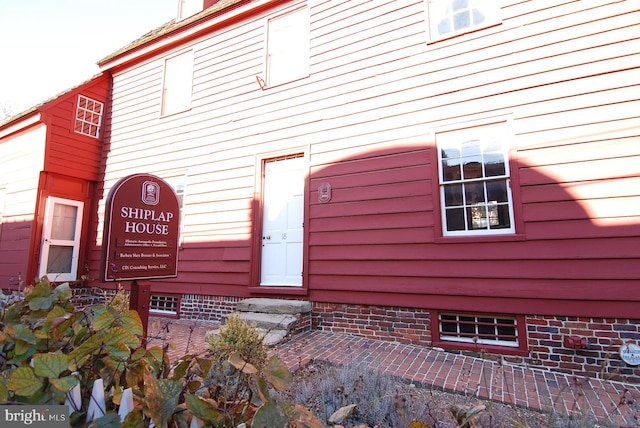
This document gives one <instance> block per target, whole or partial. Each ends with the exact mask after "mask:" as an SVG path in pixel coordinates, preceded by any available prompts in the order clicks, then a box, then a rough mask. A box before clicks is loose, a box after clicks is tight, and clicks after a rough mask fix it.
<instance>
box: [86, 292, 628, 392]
mask: <svg viewBox="0 0 640 428" xmlns="http://www.w3.org/2000/svg"><path fill="white" fill-rule="evenodd" d="M105 291H106V292H107V293H109V292H112V290H105ZM104 296H105V294H104V292H103V290H101V289H96V288H83V289H74V302H75V303H76V305H87V304H95V303H101V302H103V301H104ZM240 300H242V299H241V298H238V297H224V296H204V295H195V294H183V295H182V297H181V300H180V319H187V320H203V321H220V320H221V319H222V318H223V317H224V316H226V315H228V314H230V313H231V312H234V311H235V310H236V307H237V303H238V302H239V301H240ZM298 318H299V319H298V324H297V327H296V333H299V332H302V331H306V330H309V329H317V330H320V331H326V332H332V333H347V334H353V335H356V336H361V337H368V338H371V339H376V340H384V341H394V342H399V343H403V344H410V345H416V346H424V347H430V346H432V345H433V343H432V334H431V311H430V310H428V309H416V308H400V307H382V306H368V305H347V304H337V303H322V302H314V303H313V311H312V313H311V314H302V315H300V316H299V317H298ZM525 323H526V331H527V345H528V355H527V356H514V355H502V354H488V353H481V352H468V351H459V350H447V351H450V352H455V353H464V354H467V355H475V356H481V357H483V358H487V359H493V360H501V361H503V362H505V363H509V364H514V365H526V366H529V367H538V368H541V369H545V370H551V371H557V372H562V373H569V374H573V375H576V376H588V377H594V378H601V379H607V380H615V381H621V382H628V383H640V366H630V365H628V364H627V363H625V362H624V361H623V360H622V358H621V357H620V353H619V350H620V346H622V345H623V344H624V343H626V342H629V343H634V344H638V343H640V319H616V318H611V319H609V318H606V319H604V318H578V317H562V316H550V317H547V316H536V315H528V316H526V317H525ZM566 337H571V338H577V339H578V343H579V344H580V345H578V346H577V347H568V346H566V344H565V338H566ZM581 339H585V340H584V341H581ZM583 345H586V348H580V346H583Z"/></svg>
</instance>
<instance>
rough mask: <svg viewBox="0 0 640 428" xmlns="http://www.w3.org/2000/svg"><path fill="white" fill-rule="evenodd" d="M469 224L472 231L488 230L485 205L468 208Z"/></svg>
mask: <svg viewBox="0 0 640 428" xmlns="http://www.w3.org/2000/svg"><path fill="white" fill-rule="evenodd" d="M467 222H468V228H469V229H470V230H477V229H487V210H486V206H485V205H481V206H477V207H469V208H467Z"/></svg>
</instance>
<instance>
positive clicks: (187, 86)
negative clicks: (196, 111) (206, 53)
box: [162, 51, 193, 116]
mask: <svg viewBox="0 0 640 428" xmlns="http://www.w3.org/2000/svg"><path fill="white" fill-rule="evenodd" d="M192 92H193V51H187V52H184V53H181V54H180V55H176V56H173V57H171V58H167V59H166V61H165V64H164V84H163V87H162V115H163V116H166V115H169V114H173V113H179V112H182V111H186V110H189V109H190V108H191V95H192Z"/></svg>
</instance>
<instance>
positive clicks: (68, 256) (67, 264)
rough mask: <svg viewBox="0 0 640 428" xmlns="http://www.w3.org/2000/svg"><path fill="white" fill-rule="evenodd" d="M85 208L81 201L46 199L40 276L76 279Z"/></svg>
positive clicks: (56, 280) (58, 280) (55, 278)
mask: <svg viewBox="0 0 640 428" xmlns="http://www.w3.org/2000/svg"><path fill="white" fill-rule="evenodd" d="M83 207H84V204H83V203H82V202H80V201H73V200H69V199H61V198H55V197H49V198H47V205H46V208H45V217H44V224H43V226H42V248H41V253H40V273H39V275H40V276H41V277H42V276H47V277H48V278H49V280H50V281H55V282H60V281H75V280H76V279H77V273H78V257H79V254H80V235H81V230H82V209H83Z"/></svg>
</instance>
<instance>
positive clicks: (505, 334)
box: [438, 313, 520, 348]
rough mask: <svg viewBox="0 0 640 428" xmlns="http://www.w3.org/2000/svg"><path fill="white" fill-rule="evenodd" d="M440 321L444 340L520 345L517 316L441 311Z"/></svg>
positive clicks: (440, 330)
mask: <svg viewBox="0 0 640 428" xmlns="http://www.w3.org/2000/svg"><path fill="white" fill-rule="evenodd" d="M438 323H439V335H440V340H442V341H451V342H462V343H478V344H483V345H496V346H506V347H513V348H517V347H519V346H520V343H519V341H520V340H519V335H518V322H517V319H516V318H511V317H507V316H491V315H466V314H450V313H439V314H438Z"/></svg>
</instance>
